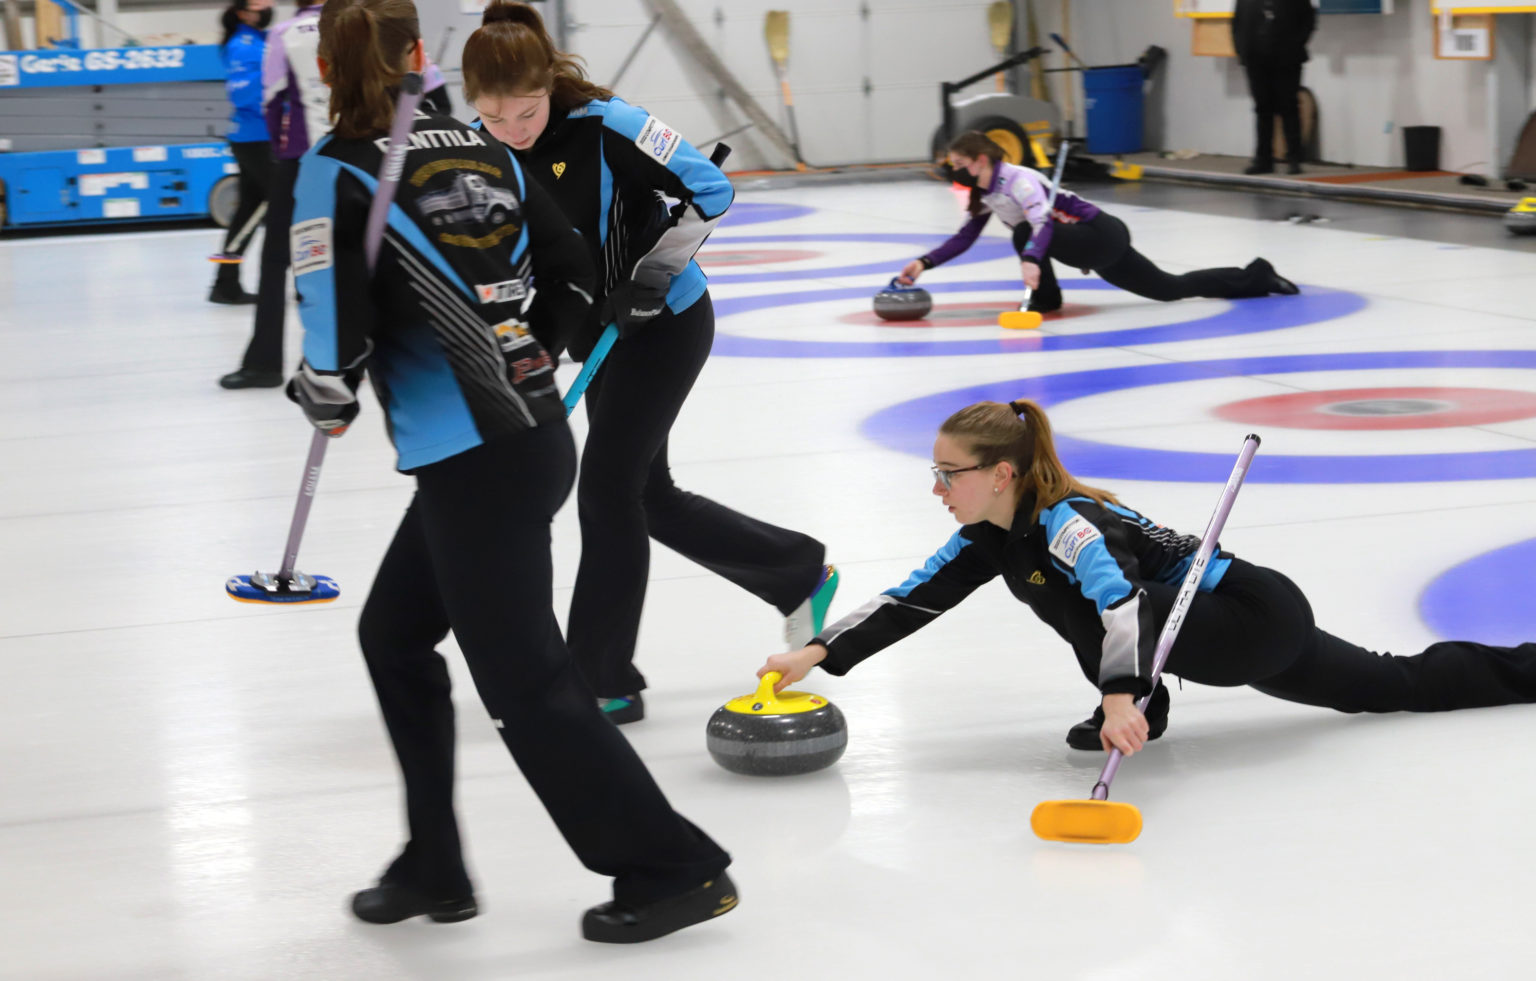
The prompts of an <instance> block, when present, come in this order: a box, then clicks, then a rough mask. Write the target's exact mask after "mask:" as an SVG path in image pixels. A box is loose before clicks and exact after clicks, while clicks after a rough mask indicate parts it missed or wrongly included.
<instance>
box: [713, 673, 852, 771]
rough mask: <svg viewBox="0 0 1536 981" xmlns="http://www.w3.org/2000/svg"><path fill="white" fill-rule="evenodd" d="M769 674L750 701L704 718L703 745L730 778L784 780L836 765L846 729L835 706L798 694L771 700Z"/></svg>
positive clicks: (773, 680) (736, 701)
mask: <svg viewBox="0 0 1536 981" xmlns="http://www.w3.org/2000/svg"><path fill="white" fill-rule="evenodd" d="M779 678H780V675H779V673H778V672H776V671H770V672H768V673H767V674H765V675H763V681H762V684H760V685H759V686H758V688H757V691H756V692H754V693H753V694H751V695H742V696H741V697H740V698H733V699H731V700H730V701H729V702H726V703H725V704H724V705H722V706H721V707H720V708H718V709H716V710H715V714H714V715H713V716H711V717H710V720H709V727H708V728H707V729H706V730H705V736H704V739H705V744H706V745H707V746H708V747H709V755H710V756H713V757H714V758H715V762H716V763H719V764H720V765H721V766H723V767H725V768H726V769H727V770H730V771H731V772H732V773H745V774H748V775H749V776H755V777H785V776H791V775H793V774H796V773H810V772H811V771H813V770H820V769H822V768H824V767H829V766H831V765H832V764H833V763H836V762H837V760H838V758H839V757H840V756H842V755H843V750H844V749H846V748H847V747H848V723H847V722H846V721H845V720H844V719H843V713H842V712H840V711H838V708H837V706H836V705H833V704H832V703H831V702H829V701H827V700H826V699H825V698H823V697H821V696H820V695H812V694H810V693H808V692H803V691H785V692H780V693H779V694H777V695H776V694H774V692H773V686H774V685H775V684H777V683H778V681H779Z"/></svg>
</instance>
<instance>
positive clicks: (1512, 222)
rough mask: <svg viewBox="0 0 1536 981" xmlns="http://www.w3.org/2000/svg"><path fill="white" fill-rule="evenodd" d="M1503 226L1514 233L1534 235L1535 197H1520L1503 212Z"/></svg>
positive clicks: (1535, 233) (1535, 225)
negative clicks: (1517, 202)
mask: <svg viewBox="0 0 1536 981" xmlns="http://www.w3.org/2000/svg"><path fill="white" fill-rule="evenodd" d="M1504 227H1505V228H1507V229H1508V230H1509V231H1510V233H1511V234H1514V235H1536V198H1521V199H1520V203H1519V204H1517V205H1515V206H1514V207H1513V208H1510V209H1509V210H1508V211H1506V212H1504Z"/></svg>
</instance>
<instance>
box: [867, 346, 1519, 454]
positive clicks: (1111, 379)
mask: <svg viewBox="0 0 1536 981" xmlns="http://www.w3.org/2000/svg"><path fill="white" fill-rule="evenodd" d="M1405 368H1409V369H1412V368H1419V369H1433V368H1440V369H1444V368H1532V369H1536V351H1370V352H1361V353H1353V354H1300V355H1286V356H1277V357H1262V358H1230V359H1224V360H1219V361H1192V362H1176V363H1166V364H1143V365H1131V366H1128V367H1124V368H1103V369H1099V370H1095V371H1074V372H1067V373H1065V374H1059V375H1042V376H1039V377H1035V378H1020V379H1018V380H1016V381H1003V382H990V383H988V384H985V385H975V386H972V387H969V388H960V389H954V390H952V391H948V392H939V393H936V394H934V395H925V396H923V397H922V398H917V399H912V400H911V401H908V402H901V403H899V404H897V405H893V406H891V407H890V408H887V409H882V410H880V411H879V412H876V413H875V414H874V415H872V416H870V417H869V418H868V419H866V420H864V423H863V425H862V426H861V427H860V428H861V431H862V433H863V434H864V435H865V436H866V437H867V438H869V439H870V440H872V441H874V442H876V443H879V444H881V445H882V446H887V447H890V448H891V449H895V450H900V451H902V452H904V453H911V454H913V455H914V456H921V457H925V458H926V457H927V456H928V455H929V453H930V452H932V449H933V434H934V432H935V431H936V430H937V429H938V426H939V423H941V422H943V421H944V419H945V418H947V417H948V416H949V414H950V413H952V412H954V411H955V410H956V409H958V408H960V407H961V406H965V405H969V404H970V403H972V402H980V401H984V400H990V401H994V402H1007V401H1009V400H1010V399H1019V398H1029V399H1034V400H1035V401H1036V402H1038V403H1040V404H1041V405H1042V406H1046V407H1050V406H1054V405H1061V404H1063V403H1065V402H1068V401H1071V400H1073V399H1080V398H1086V397H1088V396H1090V395H1101V394H1104V393H1107V392H1129V391H1135V390H1136V389H1138V388H1146V387H1148V386H1151V385H1167V384H1172V383H1177V382H1190V381H1203V380H1206V379H1211V378H1233V377H1242V376H1245V375H1280V374H1288V373H1294V372H1325V371H1351V372H1358V371H1368V370H1372V369H1405ZM1260 435H1263V434H1262V432H1261V433H1260ZM1055 442H1056V449H1057V452H1058V453H1060V454H1061V457H1062V460H1063V462H1065V463H1066V465H1067V467H1068V468H1069V469H1070V470H1071V471H1072V472H1073V473H1075V474H1079V475H1081V476H1083V477H1085V478H1086V477H1095V478H1105V477H1111V478H1113V477H1119V478H1123V479H1126V480H1168V481H1198V482H1207V481H1215V482H1221V481H1225V480H1226V479H1227V476H1228V474H1230V473H1231V471H1232V461H1233V459H1235V457H1236V454H1237V449H1238V447H1237V441H1236V440H1234V441H1233V444H1232V446H1231V448H1230V451H1228V449H1227V448H1226V447H1223V448H1222V452H1219V453H1202V452H1189V451H1182V450H1160V449H1153V448H1150V447H1141V446H1118V445H1114V444H1110V443H1100V442H1095V441H1092V440H1086V439H1078V438H1076V437H1074V436H1070V435H1067V434H1065V433H1062V432H1057V433H1056V434H1055ZM1523 477H1536V448H1533V449H1518V450H1487V451H1479V452H1470V453H1417V454H1370V455H1353V454H1352V455H1340V456H1299V455H1298V456H1286V455H1278V454H1273V453H1265V452H1264V451H1263V450H1262V449H1261V450H1260V451H1259V455H1258V456H1257V457H1255V458H1254V461H1253V466H1252V467H1251V468H1250V470H1249V472H1248V477H1247V480H1248V481H1250V482H1254V481H1257V482H1259V483H1268V484H1390V483H1409V482H1416V481H1451V480H1511V479H1515V478H1523Z"/></svg>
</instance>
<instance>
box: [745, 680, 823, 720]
mask: <svg viewBox="0 0 1536 981" xmlns="http://www.w3.org/2000/svg"><path fill="white" fill-rule="evenodd" d="M782 677H783V675H781V674H779V673H778V672H777V671H770V672H768V673H767V674H765V675H763V680H762V683H761V684H759V685H758V686H757V691H755V692H753V693H752V694H750V695H742V696H740V697H739V698H733V699H731V700H730V701H729V702H726V703H725V710H726V711H727V712H740V713H741V714H742V715H793V714H794V713H797V712H814V711H816V710H817V709H819V708H824V707H825V706H826V705H827V704H828V703H827V700H826V699H825V698H822V697H821V696H820V695H812V694H811V693H810V692H804V691H785V692H779V693H778V694H774V691H773V686H774V685H776V684H778V683H779V679H780V678H782Z"/></svg>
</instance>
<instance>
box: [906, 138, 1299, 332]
mask: <svg viewBox="0 0 1536 981" xmlns="http://www.w3.org/2000/svg"><path fill="white" fill-rule="evenodd" d="M949 167H950V170H951V171H952V172H953V174H954V179H955V180H956V181H957V182H959V183H961V184H963V185H965V186H968V187H970V189H971V201H970V206H969V211H970V215H971V217H970V220H969V221H967V222H966V223H965V225H964V226H963V227H962V228H961V229H960V231H958V232H956V233H955V234H954V235H952V236H951V237H950V238H949V240H948V241H947V242H945V243H944V244H943V245H940V246H939V247H938V248H936V249H934V250H933V251H932V252H929V253H927V254H926V255H923V256H920V257H918V258H916V259H913V260H912V261H911V262H909V263H907V264H906V265H905V266H903V267H902V269H901V272H900V273H899V274H897V276H896V279H897V281H898V282H900V283H904V284H909V283H913V282H916V280H917V278H918V277H919V276H921V275H922V274H923V273H924V272H925V271H927V270H929V269H932V268H933V267H934V266H937V265H941V264H942V263H945V262H948V261H949V260H951V259H953V258H954V257H955V256H957V255H959V254H960V253H962V252H964V251H965V250H966V249H968V248H970V247H971V246H972V245H974V244H975V242H976V239H977V237H978V236H979V235H981V230H982V229H983V228H985V227H986V226H987V222H988V221H990V220H991V218H992V216H993V215H996V216H997V217H998V218H999V219H1001V220H1002V222H1003V224H1005V225H1007V226H1008V227H1010V228H1012V229H1013V247H1014V250H1015V251H1016V252H1018V255H1019V269H1020V276H1021V278H1022V279H1023V281H1024V285H1025V286H1028V287H1029V288H1030V289H1031V290H1032V291H1033V292H1032V293H1031V294H1030V299H1029V309H1031V310H1035V311H1038V312H1040V313H1050V312H1052V311H1054V310H1059V309H1061V286H1060V285H1059V284H1058V283H1057V282H1056V273H1055V271H1054V270H1053V269H1052V267H1051V260H1052V259H1058V260H1060V261H1062V262H1065V263H1066V264H1067V265H1069V266H1073V267H1076V268H1078V269H1085V270H1091V271H1093V272H1096V273H1098V274H1099V276H1100V277H1102V278H1103V279H1104V281H1105V282H1107V283H1110V284H1112V285H1114V286H1118V287H1119V288H1121V289H1123V290H1127V291H1129V292H1131V293H1135V294H1136V295H1137V296H1144V297H1146V298H1147V299H1149V300H1158V301H1161V302H1164V303H1167V302H1172V301H1174V300H1185V299H1189V298H1191V297H1196V296H1205V297H1216V298H1219V299H1233V300H1235V299H1241V298H1244V297H1257V296H1267V295H1269V294H1270V293H1284V294H1294V293H1297V292H1300V291H1299V290H1298V289H1297V287H1296V284H1295V283H1292V282H1291V281H1290V280H1288V279H1286V278H1285V277H1284V276H1281V275H1280V274H1279V273H1277V272H1275V267H1274V266H1272V265H1270V264H1269V260H1268V259H1254V260H1253V261H1252V262H1250V263H1248V265H1247V266H1244V267H1242V268H1238V267H1236V266H1224V267H1217V268H1215V269H1196V270H1194V271H1193V272H1187V273H1182V274H1174V273H1169V272H1164V271H1163V270H1162V269H1159V268H1158V267H1157V265H1156V264H1155V263H1154V262H1153V261H1152V260H1151V259H1148V258H1147V257H1146V256H1144V255H1142V254H1141V253H1140V252H1137V251H1136V250H1135V249H1134V248H1132V247H1131V232H1130V229H1128V228H1126V227H1125V223H1124V222H1122V221H1121V220H1120V219H1118V218H1116V217H1115V216H1114V215H1111V214H1110V213H1109V212H1107V211H1104V210H1102V209H1100V208H1098V207H1097V206H1095V205H1093V204H1090V203H1089V202H1088V201H1085V200H1084V199H1082V198H1080V197H1078V196H1077V195H1076V194H1073V193H1072V192H1071V191H1068V190H1067V189H1065V188H1058V189H1057V192H1056V201H1055V203H1054V204H1053V205H1051V207H1050V208H1047V207H1046V203H1047V201H1048V199H1049V198H1050V189H1051V185H1050V182H1049V181H1048V180H1047V179H1046V178H1044V177H1042V176H1041V175H1040V174H1039V172H1037V171H1034V170H1031V169H1029V168H1028V167H1018V166H1015V165H1014V164H1010V163H1007V162H1005V161H1004V160H1003V149H1002V147H1000V146H998V145H997V144H996V143H994V142H992V140H990V139H988V137H987V136H986V134H985V133H979V132H976V131H974V130H973V131H971V132H969V133H962V134H960V135H959V136H957V137H955V140H954V142H952V143H951V144H950V145H949Z"/></svg>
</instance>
